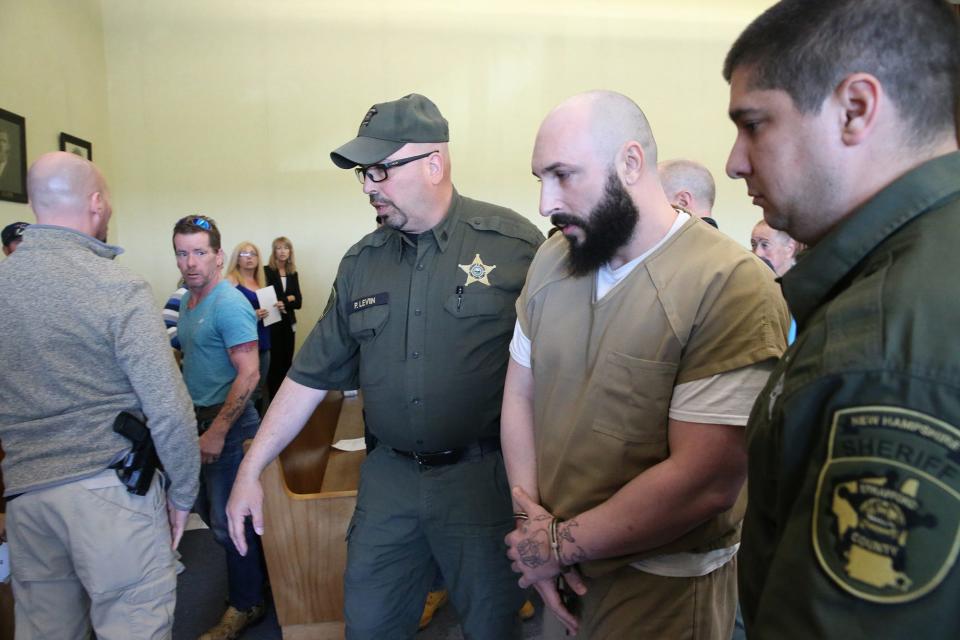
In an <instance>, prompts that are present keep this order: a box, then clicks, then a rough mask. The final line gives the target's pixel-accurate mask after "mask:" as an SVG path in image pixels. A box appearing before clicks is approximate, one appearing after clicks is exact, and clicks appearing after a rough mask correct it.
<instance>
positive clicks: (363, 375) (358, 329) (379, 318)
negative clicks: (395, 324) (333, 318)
mask: <svg viewBox="0 0 960 640" xmlns="http://www.w3.org/2000/svg"><path fill="white" fill-rule="evenodd" d="M389 318H390V305H389V304H380V305H376V306H372V307H367V308H366V309H361V310H360V311H354V312H353V313H351V314H350V315H349V316H348V317H347V321H348V328H349V330H350V335H351V336H353V338H354V340H356V341H357V342H359V343H360V352H361V357H360V385H361V386H368V385H374V384H378V383H380V382H382V381H383V379H384V377H386V374H387V369H388V367H386V366H385V363H384V362H383V360H382V358H383V357H385V355H386V350H381V353H380V355H379V356H373V355H371V354H366V353H364V351H365V350H367V349H369V348H371V346H372V345H373V343H374V342H375V341H376V339H377V338H379V337H381V334H382V333H383V331H384V329H385V327H386V326H387V320H388V319H389Z"/></svg>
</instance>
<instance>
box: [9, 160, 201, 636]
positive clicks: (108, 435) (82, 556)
mask: <svg viewBox="0 0 960 640" xmlns="http://www.w3.org/2000/svg"><path fill="white" fill-rule="evenodd" d="M27 190H28V195H29V198H30V202H31V206H32V207H33V210H34V213H35V214H36V216H37V222H38V224H35V225H31V226H30V227H29V228H28V229H27V230H26V231H25V233H24V235H23V242H22V244H21V245H20V247H19V248H18V250H17V252H16V253H15V254H14V255H12V256H10V257H9V258H7V259H6V260H4V261H3V262H2V263H0V291H3V296H2V298H0V317H2V318H3V320H4V324H5V326H6V332H5V337H4V339H3V340H2V341H0V362H3V367H2V369H0V406H2V407H3V410H2V412H0V441H2V442H3V448H4V450H5V451H6V454H7V455H6V458H5V459H4V461H3V477H4V480H5V482H6V492H5V495H6V498H7V501H8V502H7V536H8V539H9V542H10V557H11V569H12V576H13V593H14V600H15V602H16V635H17V638H18V639H32V638H82V637H87V636H88V635H89V629H90V626H91V624H92V626H93V628H94V630H95V631H96V635H97V637H98V638H99V639H100V640H111V639H121V638H122V639H124V640H128V639H129V638H138V639H144V638H170V637H171V630H172V626H173V610H174V604H175V600H176V572H175V558H174V550H175V548H176V546H177V543H178V542H179V540H180V536H181V535H182V534H183V528H184V524H185V522H186V518H187V514H188V513H189V510H190V508H191V506H192V505H193V502H194V500H195V498H196V495H197V484H198V478H199V469H200V457H199V450H198V446H197V432H196V420H195V418H194V415H193V407H192V404H191V402H190V396H189V395H188V394H187V390H186V388H185V386H184V384H183V380H182V378H181V377H180V374H179V372H178V371H177V368H176V366H175V364H174V361H173V356H172V355H171V353H170V347H169V344H168V342H167V337H166V333H165V332H164V328H163V322H162V321H161V319H160V314H159V313H158V311H157V309H156V308H155V306H154V300H153V296H152V294H151V292H150V288H149V286H148V285H147V283H146V282H144V280H143V279H141V278H139V277H137V276H135V275H134V274H132V273H130V272H129V271H127V270H126V269H124V268H123V267H121V266H120V265H118V264H117V263H115V262H114V261H113V258H115V257H116V256H117V255H118V254H119V253H120V252H121V249H120V248H119V247H114V246H111V245H108V244H105V242H104V241H105V240H106V237H107V223H108V222H109V220H110V215H111V208H110V196H109V192H108V191H107V185H106V182H105V181H104V178H103V176H102V175H101V173H100V172H99V171H98V170H97V168H96V167H95V166H94V165H93V164H92V163H90V162H88V161H87V160H84V159H82V158H80V157H78V156H75V155H71V154H69V153H62V152H58V153H48V154H45V155H43V156H41V157H40V159H38V160H37V161H36V162H35V163H34V164H33V166H31V167H30V171H29V173H28V175H27ZM123 411H127V412H130V413H131V414H133V415H134V416H136V417H137V418H143V419H145V420H146V423H147V425H148V426H149V429H150V433H151V435H152V438H153V442H154V445H155V446H156V451H157V454H158V455H159V458H160V461H161V462H162V463H163V466H164V468H165V470H166V475H167V477H168V478H169V481H170V483H169V489H168V490H167V492H166V499H165V498H164V489H163V487H162V486H161V481H160V474H156V475H155V476H154V478H153V481H152V484H151V485H150V486H149V489H148V490H147V493H146V495H142V496H141V495H135V494H133V493H130V492H128V491H127V489H126V488H125V487H124V486H123V484H122V483H121V481H120V479H119V478H118V475H117V471H115V470H114V469H112V468H111V465H113V464H114V463H117V462H118V461H119V460H121V459H122V458H123V457H124V456H125V454H126V453H127V452H128V451H129V450H130V448H131V442H130V441H129V440H127V439H126V438H124V437H123V436H121V435H119V434H117V433H115V432H114V430H113V425H114V421H115V419H116V418H117V416H118V414H119V413H121V412H123Z"/></svg>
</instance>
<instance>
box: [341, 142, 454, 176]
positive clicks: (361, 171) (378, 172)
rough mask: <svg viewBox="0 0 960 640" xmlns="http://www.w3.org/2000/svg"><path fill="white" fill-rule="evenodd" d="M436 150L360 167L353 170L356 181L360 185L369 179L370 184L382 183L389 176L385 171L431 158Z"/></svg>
mask: <svg viewBox="0 0 960 640" xmlns="http://www.w3.org/2000/svg"><path fill="white" fill-rule="evenodd" d="M437 152H438V150H437V149H434V150H433V151H431V152H430V153H421V154H420V155H419V156H412V157H410V158H400V159H399V160H391V161H390V162H378V163H377V164H368V165H366V166H360V167H357V168H356V169H354V171H355V172H356V174H357V180H359V181H360V184H363V183H364V182H366V180H367V178H370V180H371V181H372V182H383V181H384V180H386V179H387V178H388V177H389V176H388V175H387V169H393V168H394V167H402V166H403V165H405V164H407V163H408V162H413V161H414V160H422V159H423V158H426V157H427V156H431V155H433V154H435V153H437Z"/></svg>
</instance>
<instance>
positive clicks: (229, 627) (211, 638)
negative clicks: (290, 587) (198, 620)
mask: <svg viewBox="0 0 960 640" xmlns="http://www.w3.org/2000/svg"><path fill="white" fill-rule="evenodd" d="M266 613H267V606H266V605H265V604H258V605H256V606H255V607H252V608H251V609H248V610H246V611H240V610H239V609H237V608H236V607H233V606H230V607H227V610H226V611H224V612H223V617H222V618H220V622H218V623H217V626H215V627H213V628H211V629H207V632H206V633H205V634H203V635H202V636H200V640H235V639H236V638H239V637H240V634H241V633H243V630H244V629H246V628H247V627H250V626H253V625H255V624H257V623H258V622H260V621H261V620H263V616H265V615H266Z"/></svg>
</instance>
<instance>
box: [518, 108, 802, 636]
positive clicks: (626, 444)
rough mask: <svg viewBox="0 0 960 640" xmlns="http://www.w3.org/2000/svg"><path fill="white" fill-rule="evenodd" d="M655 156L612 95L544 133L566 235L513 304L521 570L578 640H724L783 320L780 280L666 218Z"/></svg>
mask: <svg viewBox="0 0 960 640" xmlns="http://www.w3.org/2000/svg"><path fill="white" fill-rule="evenodd" d="M656 155H657V148H656V142H655V141H654V138H653V134H652V132H651V131H650V127H649V124H648V123H647V120H646V118H645V117H644V115H643V112H642V111H641V110H640V108H639V107H637V105H636V104H634V103H633V101H631V100H630V99H629V98H627V97H626V96H623V95H620V94H617V93H612V92H602V91H599V92H591V93H587V94H583V95H578V96H574V97H573V98H570V99H569V100H567V101H565V102H563V103H562V104H561V105H560V106H558V107H557V108H556V109H554V110H553V111H552V112H551V113H550V114H549V115H548V116H547V118H546V119H545V120H544V122H543V124H542V125H541V127H540V131H539V133H538V134H537V139H536V144H535V147H534V151H533V161H532V165H533V173H534V175H536V176H537V178H539V179H540V181H541V191H540V213H541V215H544V216H549V217H550V220H551V222H552V223H553V224H554V225H556V226H558V227H560V229H561V231H562V236H563V237H560V236H561V234H557V235H556V236H554V237H553V238H551V239H549V240H548V241H547V242H546V243H545V244H544V245H543V247H542V248H541V250H540V251H539V252H538V253H537V256H536V257H535V258H534V262H533V264H532V265H531V267H530V272H529V274H528V276H527V282H526V285H525V286H524V289H523V292H522V293H521V295H520V298H519V299H518V300H517V325H516V329H515V333H514V339H513V342H512V343H511V348H510V351H511V361H510V365H509V368H508V371H507V379H506V388H505V390H504V399H503V414H502V415H503V418H502V435H501V437H502V441H503V451H504V459H505V461H506V464H507V473H508V476H509V479H510V482H511V485H512V486H513V487H514V489H513V499H514V505H515V508H516V509H517V511H518V514H519V515H518V520H517V522H518V524H517V528H516V529H515V530H514V531H513V532H512V533H511V534H509V535H508V536H507V542H508V544H509V545H510V550H509V552H508V556H509V557H510V559H511V560H513V563H514V564H513V566H514V570H515V571H517V572H520V573H522V574H523V575H522V577H521V579H520V585H521V586H524V587H525V586H529V585H534V586H535V587H536V588H537V590H538V591H539V592H540V593H541V594H542V596H543V598H544V601H545V602H546V604H547V605H548V606H549V607H550V608H551V609H552V610H553V611H554V612H555V613H556V614H557V616H558V617H559V619H560V620H561V622H563V624H564V625H565V626H566V627H567V629H569V630H571V631H574V630H577V629H579V634H580V635H581V637H585V638H695V639H697V640H699V639H706V638H710V639H713V638H716V639H717V640H721V639H722V640H728V639H729V637H730V634H731V630H732V628H733V617H734V608H735V605H736V561H735V554H736V551H737V547H738V540H739V523H740V519H741V518H742V515H743V504H742V501H741V500H739V499H738V498H740V497H741V489H742V487H743V481H744V478H745V476H746V452H745V450H744V441H743V425H744V424H745V423H746V421H747V415H748V413H749V411H750V407H751V405H752V404H753V401H754V398H755V396H756V394H757V393H758V392H759V390H760V388H761V387H762V386H763V384H764V382H765V381H766V378H767V375H768V373H769V371H770V368H771V367H772V366H773V362H774V360H775V359H776V358H777V357H778V356H779V355H780V354H781V353H782V351H783V349H784V347H785V344H786V340H785V335H786V330H787V314H786V307H785V305H784V304H783V301H782V298H781V297H780V294H779V291H778V288H777V286H776V284H775V282H774V279H773V278H774V276H773V274H772V273H771V272H770V270H769V269H767V268H766V267H764V266H763V265H761V264H760V263H759V262H758V261H756V260H755V259H753V257H751V256H750V254H749V253H748V252H747V251H745V250H744V249H743V248H742V247H740V246H739V245H737V244H736V243H735V242H733V241H732V240H730V239H729V238H726V237H718V235H717V234H716V233H715V232H714V231H713V230H712V229H708V228H707V226H706V225H704V224H701V223H700V222H699V221H698V220H695V219H693V218H692V216H691V215H690V214H688V213H686V212H683V211H680V210H678V209H675V208H674V207H672V206H671V204H670V202H669V201H668V200H667V197H666V195H665V194H664V191H663V188H662V187H661V185H660V180H659V178H658V175H657V164H656V162H657V159H656ZM581 576H582V578H581ZM558 577H559V578H560V579H561V580H562V581H563V582H565V583H566V584H565V585H564V584H561V585H560V588H561V589H562V590H563V591H564V593H565V595H566V596H568V597H567V598H566V599H565V600H563V601H561V598H560V595H559V594H558V583H557V580H558ZM570 591H572V592H573V593H570Z"/></svg>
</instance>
